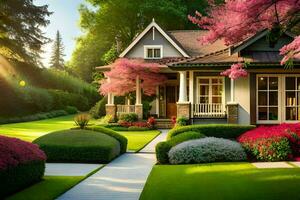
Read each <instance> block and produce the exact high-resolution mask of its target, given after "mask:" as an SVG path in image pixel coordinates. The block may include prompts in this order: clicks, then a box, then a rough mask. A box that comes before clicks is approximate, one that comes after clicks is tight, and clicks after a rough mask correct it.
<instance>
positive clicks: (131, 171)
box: [58, 130, 167, 200]
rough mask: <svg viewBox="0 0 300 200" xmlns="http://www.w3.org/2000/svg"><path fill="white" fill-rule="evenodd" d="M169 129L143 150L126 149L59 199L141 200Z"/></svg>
mask: <svg viewBox="0 0 300 200" xmlns="http://www.w3.org/2000/svg"><path fill="white" fill-rule="evenodd" d="M166 136H167V130H162V133H161V134H160V135H159V136H158V137H156V138H155V139H154V140H153V141H152V142H150V143H149V144H148V145H147V146H146V147H145V148H144V149H142V150H141V151H140V152H139V153H135V154H133V153H125V154H123V155H122V156H120V157H118V158H117V159H115V160H113V161H112V162H111V163H109V164H107V165H106V166H105V167H103V168H102V169H101V170H99V171H98V172H97V173H95V174H93V175H92V176H90V177H89V178H87V179H86V180H84V181H82V182H81V183H79V184H78V185H76V186H75V187H73V188H72V189H71V190H69V191H67V192H66V193H65V194H63V195H62V196H60V197H59V198H58V199H59V200H68V199H72V200H76V199H80V200H83V199H84V200H119V199H120V200H121V199H122V200H138V199H139V197H140V195H141V192H142V190H143V188H144V185H145V183H146V180H147V177H148V175H149V173H150V172H151V169H152V167H153V165H154V164H155V163H156V158H155V145H156V144H157V143H158V142H160V141H163V140H165V138H166Z"/></svg>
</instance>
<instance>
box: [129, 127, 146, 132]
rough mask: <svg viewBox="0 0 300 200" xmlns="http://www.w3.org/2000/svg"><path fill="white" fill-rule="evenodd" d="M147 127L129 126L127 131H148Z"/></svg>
mask: <svg viewBox="0 0 300 200" xmlns="http://www.w3.org/2000/svg"><path fill="white" fill-rule="evenodd" d="M149 130H150V129H149V128H148V127H138V126H130V127H128V131H149Z"/></svg>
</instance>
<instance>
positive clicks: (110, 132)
mask: <svg viewBox="0 0 300 200" xmlns="http://www.w3.org/2000/svg"><path fill="white" fill-rule="evenodd" d="M86 129H87V130H92V131H97V132H101V133H104V134H106V135H109V136H111V137H113V138H115V139H116V140H118V141H119V143H120V146H121V153H125V152H126V150H127V142H128V141H127V138H126V137H124V136H123V135H121V134H119V133H117V132H115V131H113V130H111V129H108V128H105V127H103V126H92V127H87V128H86Z"/></svg>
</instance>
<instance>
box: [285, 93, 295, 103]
mask: <svg viewBox="0 0 300 200" xmlns="http://www.w3.org/2000/svg"><path fill="white" fill-rule="evenodd" d="M295 95H296V93H295V92H286V105H287V106H295V105H296V97H295Z"/></svg>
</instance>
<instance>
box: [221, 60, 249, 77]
mask: <svg viewBox="0 0 300 200" xmlns="http://www.w3.org/2000/svg"><path fill="white" fill-rule="evenodd" d="M243 67H244V65H243V64H241V63H237V64H233V65H231V68H230V69H227V70H225V71H223V72H221V75H222V76H228V77H229V78H230V79H233V80H235V79H238V78H240V77H247V76H248V72H247V71H246V70H245V69H243Z"/></svg>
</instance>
